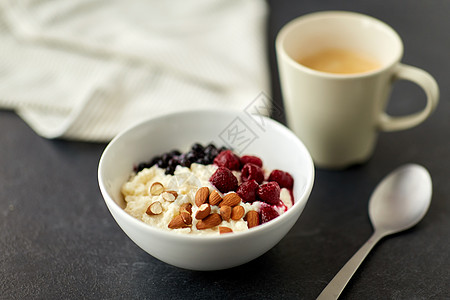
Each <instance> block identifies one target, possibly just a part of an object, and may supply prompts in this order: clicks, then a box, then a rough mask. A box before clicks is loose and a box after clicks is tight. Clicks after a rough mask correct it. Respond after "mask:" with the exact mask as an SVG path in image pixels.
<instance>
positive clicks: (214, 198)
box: [209, 191, 222, 205]
mask: <svg viewBox="0 0 450 300" xmlns="http://www.w3.org/2000/svg"><path fill="white" fill-rule="evenodd" d="M220 201H222V197H221V196H220V195H219V193H218V192H217V191H212V192H211V195H209V204H211V205H218V204H219V203H220Z"/></svg>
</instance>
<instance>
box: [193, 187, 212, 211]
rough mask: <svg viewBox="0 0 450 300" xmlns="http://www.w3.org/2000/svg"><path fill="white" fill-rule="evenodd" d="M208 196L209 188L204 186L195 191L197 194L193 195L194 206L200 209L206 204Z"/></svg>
mask: <svg viewBox="0 0 450 300" xmlns="http://www.w3.org/2000/svg"><path fill="white" fill-rule="evenodd" d="M208 196H209V188H208V187H206V186H204V187H201V188H199V189H198V190H197V193H196V194H195V205H197V206H198V207H200V205H202V204H203V203H206V201H207V200H208Z"/></svg>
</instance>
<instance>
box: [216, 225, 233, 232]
mask: <svg viewBox="0 0 450 300" xmlns="http://www.w3.org/2000/svg"><path fill="white" fill-rule="evenodd" d="M230 232H233V229H231V228H230V227H226V226H219V233H220V234H224V233H230Z"/></svg>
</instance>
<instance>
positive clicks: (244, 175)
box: [241, 163, 264, 183]
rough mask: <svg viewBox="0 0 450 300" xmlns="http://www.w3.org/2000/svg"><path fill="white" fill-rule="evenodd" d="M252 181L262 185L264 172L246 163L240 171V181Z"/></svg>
mask: <svg viewBox="0 0 450 300" xmlns="http://www.w3.org/2000/svg"><path fill="white" fill-rule="evenodd" d="M252 179H254V180H256V182H258V183H262V182H263V181H264V172H263V170H262V169H261V168H260V167H258V166H257V165H255V164H252V163H246V164H245V165H244V167H243V168H242V171H241V180H242V182H246V181H249V180H252Z"/></svg>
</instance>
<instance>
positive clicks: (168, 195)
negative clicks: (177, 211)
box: [161, 191, 178, 202]
mask: <svg viewBox="0 0 450 300" xmlns="http://www.w3.org/2000/svg"><path fill="white" fill-rule="evenodd" d="M161 197H162V198H163V199H164V200H166V201H169V202H173V201H175V199H177V197H178V193H177V192H175V191H166V192H164V193H162V194H161Z"/></svg>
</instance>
